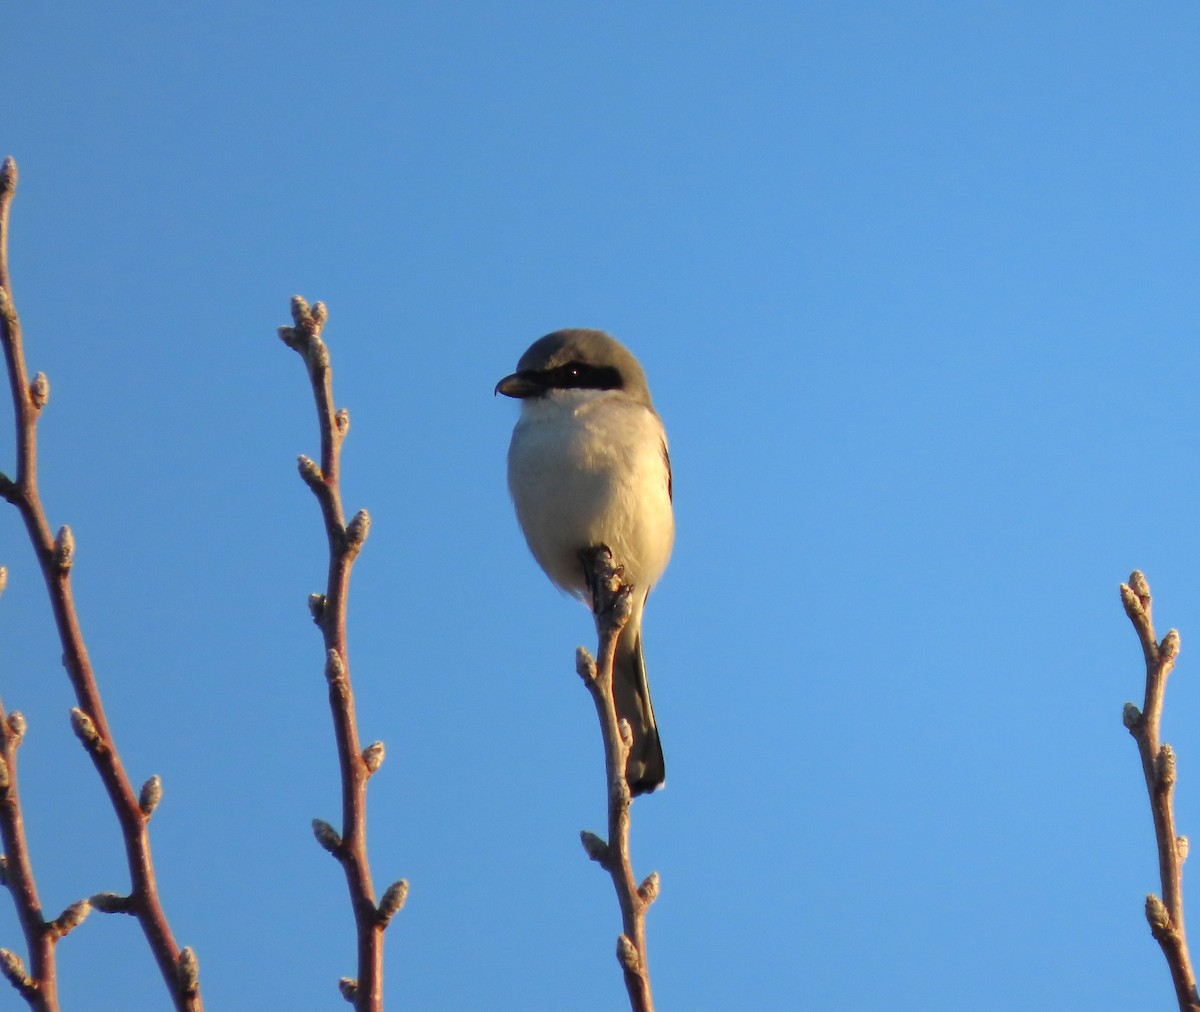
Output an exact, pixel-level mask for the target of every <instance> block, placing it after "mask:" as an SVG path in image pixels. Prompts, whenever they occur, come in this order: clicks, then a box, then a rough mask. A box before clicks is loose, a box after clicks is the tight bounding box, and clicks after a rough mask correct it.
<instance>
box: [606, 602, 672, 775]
mask: <svg viewBox="0 0 1200 1012" xmlns="http://www.w3.org/2000/svg"><path fill="white" fill-rule="evenodd" d="M639 626H640V623H639ZM613 700H614V702H615V703H616V706H617V717H618V719H620V718H622V717H623V718H624V719H625V720H627V721H629V727H630V728H631V729H632V731H633V748H632V749H631V750H630V753H629V765H628V766H626V768H625V779H626V780H627V781H628V782H629V792H630V793H631V794H632V795H633V796H634V797H637V796H638V795H639V794H646V793H648V792H650V791H655V790H658V788H660V787H661V786H662V785H663V782H664V781H665V780H666V778H667V767H666V763H665V762H664V761H663V751H662V742H661V741H660V740H659V737H658V724H657V723H655V720H654V704H653V703H651V702H650V683H649V682H647V681H646V661H645V659H644V658H643V656H642V630H641V629H640V628H638V627H633V628H630V627H629V626H627V627H626V628H625V630H624V632H623V633H622V635H621V639H620V641H619V642H618V643H617V656H616V663H615V664H614V666H613Z"/></svg>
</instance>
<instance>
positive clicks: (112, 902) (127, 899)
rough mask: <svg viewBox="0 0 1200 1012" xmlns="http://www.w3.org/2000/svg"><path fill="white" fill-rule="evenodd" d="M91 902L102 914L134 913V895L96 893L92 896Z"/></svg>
mask: <svg viewBox="0 0 1200 1012" xmlns="http://www.w3.org/2000/svg"><path fill="white" fill-rule="evenodd" d="M91 904H92V906H93V907H95V908H96V909H97V910H99V911H100V913H102V914H131V913H133V897H132V896H121V895H120V894H119V893H96V894H95V895H93V896H92V897H91Z"/></svg>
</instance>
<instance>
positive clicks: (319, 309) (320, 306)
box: [312, 302, 329, 327]
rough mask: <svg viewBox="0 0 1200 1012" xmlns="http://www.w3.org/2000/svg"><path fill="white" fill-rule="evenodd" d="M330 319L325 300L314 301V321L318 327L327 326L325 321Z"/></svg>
mask: <svg viewBox="0 0 1200 1012" xmlns="http://www.w3.org/2000/svg"><path fill="white" fill-rule="evenodd" d="M328 319H329V310H328V309H327V308H326V306H325V303H324V302H314V303H313V304H312V321H313V323H315V324H316V325H317V326H318V327H323V326H325V321H326V320H328Z"/></svg>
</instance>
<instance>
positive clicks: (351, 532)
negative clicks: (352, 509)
mask: <svg viewBox="0 0 1200 1012" xmlns="http://www.w3.org/2000/svg"><path fill="white" fill-rule="evenodd" d="M370 530H371V517H370V515H369V514H368V513H367V511H366V510H359V511H358V512H357V513H355V514H354V516H352V517H351V518H350V522H349V523H348V524H347V525H346V547H347V548H349V549H351V550H352V551H357V550H358V549H360V548H362V545H363V542H364V541H366V540H367V534H368V533H369V532H370Z"/></svg>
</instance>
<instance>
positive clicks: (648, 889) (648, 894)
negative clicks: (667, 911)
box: [638, 871, 659, 906]
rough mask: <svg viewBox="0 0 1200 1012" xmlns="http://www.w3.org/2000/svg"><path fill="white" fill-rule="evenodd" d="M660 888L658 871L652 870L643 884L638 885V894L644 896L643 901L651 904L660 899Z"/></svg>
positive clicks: (648, 904) (647, 904)
mask: <svg viewBox="0 0 1200 1012" xmlns="http://www.w3.org/2000/svg"><path fill="white" fill-rule="evenodd" d="M658 889H659V881H658V872H656V871H652V872H651V873H650V874H649V875H647V876H646V877H645V879H643V880H642V884H641V885H640V886H638V895H639V896H640V897H641V898H642V902H643V903H645V904H646V906H650V904H651V903H653V902H654V901H655V900H656V899H658Z"/></svg>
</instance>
